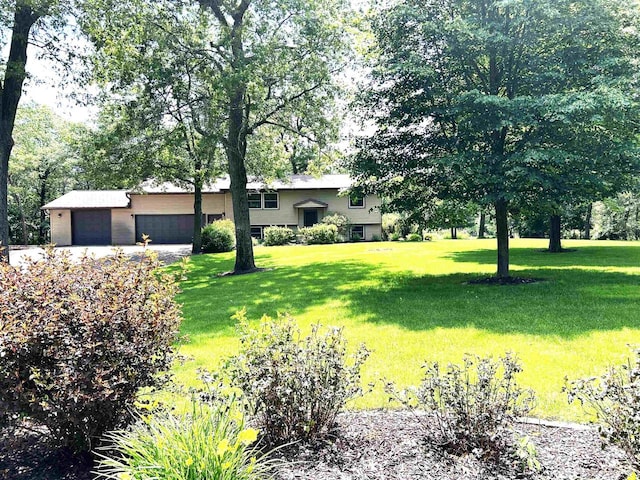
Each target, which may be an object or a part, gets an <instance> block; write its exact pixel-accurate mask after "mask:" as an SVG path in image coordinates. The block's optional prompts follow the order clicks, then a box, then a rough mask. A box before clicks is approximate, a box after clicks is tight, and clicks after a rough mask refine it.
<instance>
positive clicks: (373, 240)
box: [371, 235, 382, 242]
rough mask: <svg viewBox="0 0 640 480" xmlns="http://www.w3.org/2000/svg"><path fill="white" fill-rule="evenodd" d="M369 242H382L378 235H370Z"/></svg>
mask: <svg viewBox="0 0 640 480" xmlns="http://www.w3.org/2000/svg"><path fill="white" fill-rule="evenodd" d="M371 241H372V242H381V241H382V237H381V236H380V235H372V236H371Z"/></svg>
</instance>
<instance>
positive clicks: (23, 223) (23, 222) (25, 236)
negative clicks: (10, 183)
mask: <svg viewBox="0 0 640 480" xmlns="http://www.w3.org/2000/svg"><path fill="white" fill-rule="evenodd" d="M12 197H13V201H14V202H16V206H17V207H18V212H20V229H21V230H22V244H23V245H29V229H28V227H27V216H26V214H25V212H24V205H23V204H22V200H20V195H18V194H17V193H15V192H14V193H13V195H12Z"/></svg>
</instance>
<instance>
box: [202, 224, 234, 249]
mask: <svg viewBox="0 0 640 480" xmlns="http://www.w3.org/2000/svg"><path fill="white" fill-rule="evenodd" d="M235 244H236V237H235V225H234V224H233V222H232V221H231V220H216V221H215V222H212V223H210V224H209V225H207V226H206V227H204V228H203V229H202V251H203V252H204V253H221V252H230V251H231V250H233V247H235Z"/></svg>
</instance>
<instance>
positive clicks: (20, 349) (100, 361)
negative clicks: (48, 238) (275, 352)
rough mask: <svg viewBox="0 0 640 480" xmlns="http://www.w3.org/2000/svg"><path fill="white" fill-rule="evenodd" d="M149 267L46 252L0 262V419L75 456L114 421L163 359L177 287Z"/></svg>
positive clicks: (163, 366) (154, 380) (171, 336)
mask: <svg viewBox="0 0 640 480" xmlns="http://www.w3.org/2000/svg"><path fill="white" fill-rule="evenodd" d="M159 265H160V264H159V262H158V261H157V259H156V257H155V256H152V255H151V254H150V253H147V254H145V255H143V256H142V258H141V259H140V260H138V261H135V262H134V261H131V260H129V259H128V258H126V257H125V256H124V254H123V253H122V252H121V251H119V252H116V253H115V256H113V257H110V258H108V259H96V258H92V257H86V256H85V257H83V258H81V259H80V260H78V261H72V260H71V259H70V257H69V255H68V254H67V253H59V252H55V251H53V250H47V251H46V253H45V255H44V258H43V259H42V260H38V261H36V260H33V261H30V262H28V263H27V264H26V265H25V266H24V268H21V269H17V268H12V267H10V266H7V265H6V264H0V312H2V314H1V315H0V411H5V412H9V413H10V414H12V415H20V416H28V417H29V418H30V419H31V420H32V421H34V422H36V423H39V424H42V425H44V426H46V427H47V428H48V430H49V432H50V434H51V436H52V437H53V438H54V439H55V440H56V441H57V442H59V443H60V444H61V445H64V446H69V447H72V448H74V449H77V450H82V449H89V448H90V447H91V442H92V440H93V439H94V438H95V437H97V436H99V435H100V434H102V433H103V432H104V431H106V430H107V429H111V428H113V427H116V426H117V425H119V424H120V423H122V421H123V420H124V419H126V418H127V417H128V412H129V411H130V410H131V409H132V408H133V405H134V400H135V399H136V395H137V393H138V391H139V389H140V388H141V387H153V386H157V385H159V383H160V381H161V377H159V375H158V374H159V373H160V372H163V371H166V370H167V369H168V368H169V367H170V366H171V362H172V358H173V356H172V354H173V351H172V344H173V342H174V341H175V339H176V335H177V332H178V327H179V323H180V310H179V308H178V305H177V304H176V303H175V301H174V295H175V294H176V292H177V286H176V283H175V281H174V279H173V277H172V276H170V275H168V274H163V273H158V271H157V268H158V266H159Z"/></svg>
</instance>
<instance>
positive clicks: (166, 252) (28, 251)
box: [9, 245, 191, 265]
mask: <svg viewBox="0 0 640 480" xmlns="http://www.w3.org/2000/svg"><path fill="white" fill-rule="evenodd" d="M114 248H116V247H55V249H56V250H65V251H68V252H69V253H70V254H71V256H72V257H73V258H80V257H81V256H82V254H83V253H84V252H87V253H88V254H89V255H95V256H96V257H107V256H109V255H113V249H114ZM118 248H121V249H122V250H124V253H125V254H126V255H129V256H131V257H134V256H136V255H140V254H141V253H142V251H143V248H142V247H139V246H136V245H125V246H122V247H118ZM147 248H148V249H149V250H153V251H154V252H157V253H158V258H159V259H160V260H161V261H162V262H164V263H166V264H169V263H173V262H176V261H178V260H180V259H181V258H182V257H188V256H189V255H191V245H149V246H148V247H147ZM41 256H42V249H41V248H40V247H27V248H22V247H18V248H17V249H14V248H12V249H11V252H10V254H9V257H10V263H11V265H20V264H21V263H22V262H23V260H24V259H25V258H26V257H30V258H40V257H41Z"/></svg>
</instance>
